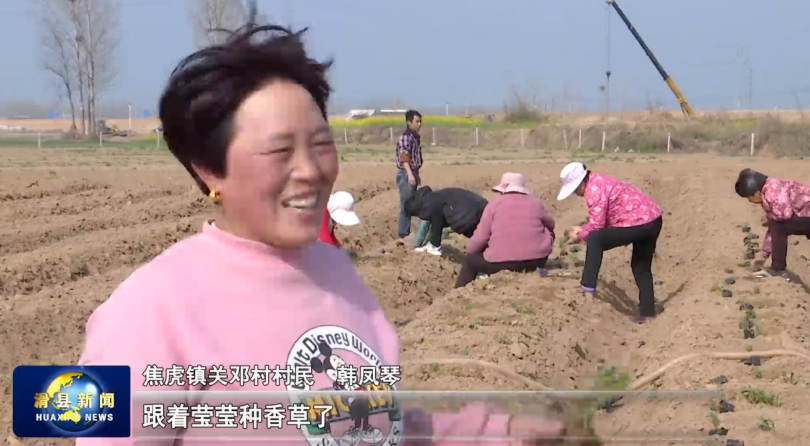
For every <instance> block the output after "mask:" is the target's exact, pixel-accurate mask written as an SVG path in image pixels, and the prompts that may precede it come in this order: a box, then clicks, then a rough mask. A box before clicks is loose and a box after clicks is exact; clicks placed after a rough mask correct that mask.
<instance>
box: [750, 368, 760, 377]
mask: <svg viewBox="0 0 810 446" xmlns="http://www.w3.org/2000/svg"><path fill="white" fill-rule="evenodd" d="M751 375H753V377H754V378H756V379H762V369H760V368H759V367H754V368H753V369H751Z"/></svg>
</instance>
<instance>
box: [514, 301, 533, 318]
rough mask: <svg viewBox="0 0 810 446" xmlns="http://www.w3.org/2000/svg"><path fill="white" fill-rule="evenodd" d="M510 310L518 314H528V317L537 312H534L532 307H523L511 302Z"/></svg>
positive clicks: (523, 305) (518, 303)
mask: <svg viewBox="0 0 810 446" xmlns="http://www.w3.org/2000/svg"><path fill="white" fill-rule="evenodd" d="M511 305H512V308H513V309H514V310H515V311H517V312H518V313H520V314H528V315H529V316H534V315H535V314H536V313H537V312H536V311H535V310H534V307H532V306H531V305H525V304H522V303H520V302H512V303H511Z"/></svg>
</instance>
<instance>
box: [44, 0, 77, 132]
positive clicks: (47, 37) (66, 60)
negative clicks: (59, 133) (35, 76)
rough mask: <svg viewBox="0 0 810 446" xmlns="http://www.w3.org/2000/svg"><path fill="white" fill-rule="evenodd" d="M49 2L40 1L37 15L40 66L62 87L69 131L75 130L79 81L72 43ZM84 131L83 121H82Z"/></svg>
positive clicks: (62, 21) (63, 23) (61, 95)
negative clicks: (68, 106) (40, 4)
mask: <svg viewBox="0 0 810 446" xmlns="http://www.w3.org/2000/svg"><path fill="white" fill-rule="evenodd" d="M51 6H53V5H52V4H51V3H50V2H43V3H42V10H41V11H40V12H41V14H40V15H39V26H40V43H41V44H42V48H43V54H42V67H43V68H44V69H45V71H47V72H49V73H51V74H52V75H53V76H55V77H56V78H57V79H58V81H59V84H60V86H61V87H62V88H63V89H64V90H63V92H62V93H61V94H59V96H60V97H61V98H64V99H67V101H68V104H69V105H70V117H71V125H70V129H71V131H76V107H75V105H74V101H73V100H74V96H75V94H74V91H75V90H76V87H77V84H78V83H80V80H79V78H78V77H77V76H76V72H75V69H74V68H75V63H74V53H73V45H72V44H71V41H70V32H69V31H68V30H67V29H66V27H65V24H66V21H65V20H62V19H60V17H59V14H58V12H57V11H55V10H54V9H53V8H52V7H51ZM82 131H84V122H82Z"/></svg>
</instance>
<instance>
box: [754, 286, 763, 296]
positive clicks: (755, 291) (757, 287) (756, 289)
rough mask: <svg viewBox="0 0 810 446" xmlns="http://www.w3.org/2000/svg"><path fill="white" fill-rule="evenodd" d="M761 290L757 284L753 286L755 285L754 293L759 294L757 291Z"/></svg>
mask: <svg viewBox="0 0 810 446" xmlns="http://www.w3.org/2000/svg"><path fill="white" fill-rule="evenodd" d="M761 292H762V291H761V290H760V289H759V286H755V287H754V294H759V293H761Z"/></svg>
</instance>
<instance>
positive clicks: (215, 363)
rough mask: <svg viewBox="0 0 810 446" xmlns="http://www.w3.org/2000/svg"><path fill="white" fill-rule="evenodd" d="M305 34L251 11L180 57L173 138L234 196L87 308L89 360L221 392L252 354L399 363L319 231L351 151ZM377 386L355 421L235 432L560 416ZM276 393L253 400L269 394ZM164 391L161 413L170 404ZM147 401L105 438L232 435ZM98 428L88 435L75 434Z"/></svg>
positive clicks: (212, 181)
mask: <svg viewBox="0 0 810 446" xmlns="http://www.w3.org/2000/svg"><path fill="white" fill-rule="evenodd" d="M299 35H300V33H299V34H296V33H292V32H289V31H286V30H282V29H280V28H275V27H264V28H255V29H254V28H252V27H247V28H245V29H243V30H240V31H239V32H237V33H236V34H234V35H233V36H232V37H231V38H230V39H229V40H228V41H227V42H226V43H224V44H222V45H219V46H214V47H210V48H206V49H203V50H201V51H199V52H197V53H194V54H193V55H191V56H189V57H188V58H187V59H186V60H184V61H183V62H182V63H181V64H180V65H179V66H178V67H177V69H176V70H175V71H174V72H173V74H172V76H171V78H170V79H169V83H168V86H167V87H166V90H165V92H164V94H163V98H162V99H161V103H160V118H161V120H162V122H163V127H164V132H165V137H166V142H167V143H168V146H169V150H171V152H172V153H173V154H174V156H175V157H176V158H177V159H178V160H179V161H180V163H182V164H183V166H185V168H186V169H187V170H188V172H189V173H190V174H191V176H192V177H193V178H194V179H195V181H196V182H197V184H198V185H199V187H200V189H201V190H202V192H203V193H205V194H206V195H209V196H211V197H212V198H215V199H216V201H217V202H218V203H219V204H220V205H221V211H222V212H221V215H220V216H218V217H217V219H216V221H215V222H214V221H209V222H205V223H204V225H203V228H202V232H201V233H199V234H196V235H194V236H191V237H188V238H186V239H184V240H182V241H180V242H178V243H176V244H175V245H174V246H172V247H170V248H169V249H167V250H166V251H164V252H163V253H161V254H160V255H159V256H157V257H155V258H154V259H153V260H152V261H150V262H149V263H148V264H146V265H143V266H142V267H140V268H139V269H138V270H137V271H135V272H134V273H133V274H132V275H131V276H130V277H128V278H127V279H126V280H125V281H124V283H122V284H121V285H119V287H118V288H117V289H116V290H115V292H114V293H113V294H112V296H110V298H109V300H107V302H105V303H103V304H102V305H101V306H99V307H98V308H97V309H96V311H95V312H94V313H93V314H92V315H91V317H90V320H89V321H88V323H87V345H86V346H85V350H84V353H83V354H82V357H81V360H80V364H82V365H105V364H106V365H109V364H118V365H128V366H130V368H131V371H132V372H131V373H132V377H131V383H132V390H133V391H137V390H144V389H150V390H152V389H154V387H153V386H161V387H162V388H163V389H162V390H204V391H206V392H204V393H205V394H207V395H208V396H206V397H205V398H211V397H213V396H211V395H212V392H207V391H209V390H223V388H224V387H225V385H226V384H225V383H234V382H235V381H236V380H238V379H239V378H240V377H241V376H243V373H247V372H248V370H244V369H247V368H249V367H250V366H249V365H253V367H254V369H253V370H254V371H255V370H257V369H258V368H260V367H262V366H264V367H267V366H270V367H276V368H281V369H287V370H290V371H292V369H293V368H295V369H300V368H302V367H305V369H304V370H301V371H297V370H296V371H295V373H294V375H295V376H304V377H305V379H304V381H303V382H305V383H307V384H306V386H305V388H306V390H310V389H311V390H318V389H338V388H339V389H341V390H365V388H357V387H356V386H350V385H349V384H347V383H351V382H352V381H353V380H351V379H349V380H343V379H342V375H343V373H338V372H339V371H337V369H338V368H342V366H344V365H348V366H351V367H352V368H351V369H346V370H344V371H346V372H349V371H350V370H354V372H353V373H357V370H362V369H368V368H369V366H372V367H377V366H382V367H380V370H383V367H384V368H389V367H390V366H396V365H397V364H399V343H398V340H397V335H396V331H395V330H394V328H393V327H392V326H391V324H390V323H389V322H388V320H387V319H386V317H385V315H384V314H383V312H382V309H381V308H380V306H379V303H378V302H377V299H376V298H375V297H374V296H373V295H372V294H371V291H370V290H369V289H368V288H367V287H366V286H365V284H364V283H363V281H362V280H361V279H360V277H359V275H358V274H357V272H356V271H355V270H354V268H353V265H352V263H351V260H350V259H349V257H348V256H346V255H345V254H344V253H343V251H342V250H340V249H338V248H335V247H333V246H330V245H328V244H326V243H318V242H316V240H317V239H318V235H319V230H320V225H321V216H322V213H323V212H324V210H325V207H326V205H327V201H328V200H329V194H330V192H331V190H332V185H333V183H334V182H335V178H336V176H337V174H338V163H337V157H336V153H335V145H334V142H333V141H332V136H331V133H330V131H329V127H328V125H327V121H326V111H325V110H326V101H327V98H328V94H329V90H330V89H329V85H328V83H327V81H326V78H325V73H326V69H327V67H328V64H324V63H319V62H317V61H314V60H312V59H310V58H309V57H308V56H307V54H306V52H305V51H304V47H303V45H302V44H301V41H300V38H299ZM336 215H337V214H336ZM349 339H351V342H349ZM369 358H373V359H369ZM238 364H248V365H243V366H240V365H238ZM200 367H203V368H211V372H212V373H211V375H208V376H207V378H208V379H206V376H202V379H199V378H198V377H199V368H200ZM214 367H216V368H217V370H214ZM223 367H224V369H223ZM192 368H193V369H196V370H197V372H196V373H195V370H193V369H192ZM397 369H398V367H397ZM163 370H166V372H165V379H164V373H163ZM220 370H230V371H231V373H234V375H233V376H226V377H225V381H222V380H221V379H222V376H215V375H214V372H215V371H220ZM170 372H171V373H170ZM397 373H398V372H397ZM203 375H206V374H205V370H203ZM217 375H219V374H217ZM313 375H314V376H313ZM256 376H257V375H256V374H255V372H254V374H253V378H252V379H250V380H242V381H240V384H242V385H240V386H238V387H236V388H237V389H238V390H257V388H258V390H290V391H291V390H302V389H303V388H302V386H303V384H301V383H300V382H301V381H300V380H297V381H296V382H293V381H287V382H285V381H283V380H282V381H279V380H275V379H274V380H269V379H265V380H264V381H263V380H261V379H257V378H256ZM259 376H260V375H259ZM281 376H283V374H282V375H281ZM289 376H292V375H289ZM336 376H338V377H341V378H335V377H336ZM144 377H146V378H147V379H146V380H144ZM186 377H187V378H188V380H186V379H185V378H186ZM178 378H180V379H178ZM192 378H194V379H192ZM376 379H377V377H375V380H376ZM397 380H398V378H397ZM353 382H355V383H356V382H358V381H357V379H356V378H355V380H354V381H353ZM392 387H394V388H395V389H396V383H395V382H394V383H393V386H392ZM228 388H229V390H232V389H234V386H230V387H228ZM179 393H180V394H182V395H189V394H188V392H179ZM271 393H275V394H278V393H277V392H271ZM177 398H178V400H176V401H171V402H169V401H167V402H166V404H165V406H170V407H171V405H172V403H174V404H178V405H179V404H183V405H185V407H189V406H191V405H192V404H194V403H191V402H190V401H187V400H185V398H189V397H186V396H178V397H177ZM190 398H194V397H190ZM290 398H293V396H292V395H291V396H290ZM367 401H368V400H367V399H363V398H356V399H355V400H354V402H353V403H351V405H350V411H349V412H350V417H351V418H352V420H353V421H354V422H353V423H351V424H348V425H346V424H344V425H340V424H339V423H338V424H335V425H334V426H331V427H330V428H329V429H326V430H318V429H315V430H313V429H306V428H305V429H300V430H299V429H297V428H296V427H295V426H294V425H293V424H287V425H285V426H284V428H282V429H274V430H272V431H267V430H265V429H260V430H261V431H262V432H259V431H257V430H256V429H247V430H242V429H240V430H239V433H236V434H234V432H235V431H233V430H229V431H228V434H227V435H228V436H229V437H233V436H240V435H241V436H250V437H253V438H254V439H255V437H256V436H257V435H262V436H279V435H281V436H284V435H286V436H288V438H293V439H298V440H297V441H296V440H292V441H288V442H286V443H285V444H296V443H297V444H302V445H304V444H313V443H314V442H319V443H323V444H326V443H331V444H335V442H336V441H338V440H339V441H340V443H341V444H343V443H346V444H357V443H358V442H359V441H360V440H361V439H362V440H363V441H365V442H367V443H373V444H383V441H385V442H386V443H385V444H388V445H392V444H396V443H400V442H401V440H402V437H403V432H406V433H407V434H412V435H421V436H423V437H424V436H429V435H430V433H431V432H442V433H443V434H445V435H451V436H452V435H458V436H470V435H473V434H476V433H480V434H481V435H500V436H505V435H507V434H510V433H511V434H528V433H531V434H534V435H540V436H548V435H557V434H559V433H560V429H561V425H560V424H559V423H557V422H555V421H548V420H536V422H535V423H533V424H531V425H528V424H526V423H524V422H522V421H519V420H518V419H516V421H517V422H516V423H512V419H511V418H510V417H509V416H507V415H498V414H492V413H491V412H490V410H489V409H488V408H487V407H484V406H480V405H478V406H476V405H471V406H468V407H466V408H464V409H463V412H462V413H458V414H427V413H423V412H406V413H403V414H400V413H398V412H397V413H391V414H386V413H379V414H378V413H377V412H372V411H370V410H369V406H368V404H370V403H368V402H367ZM228 402H229V401H222V403H223V404H224V403H228ZM269 402H270V401H264V402H262V401H256V403H257V404H259V405H260V406H264V405H265V404H267V403H269ZM151 403H154V401H152V402H151ZM196 403H197V405H200V406H201V405H202V404H201V403H200V401H196ZM165 406H163V407H161V408H159V409H158V410H159V411H160V413H166V412H169V413H171V409H169V408H166V407H165ZM152 408H153V405H151V404H150V405H149V409H152ZM146 410H147V407H145V406H144V405H141V406H138V405H137V404H135V405H134V406H133V418H134V420H135V423H134V428H133V432H132V437H130V438H120V439H109V438H105V439H101V440H100V441H102V442H103V443H101V444H105V445H116V444H117V445H129V444H133V443H134V442H135V441H136V439H138V438H139V437H143V436H144V435H149V436H151V437H155V436H156V435H158V436H160V437H161V439H155V438H152V439H151V441H149V444H151V445H169V444H182V443H183V442H184V438H185V437H200V436H209V438H210V437H211V436H220V437H221V436H224V435H225V434H224V431H223V429H218V430H217V429H176V428H173V427H177V425H176V424H175V423H173V422H171V421H165V422H164V420H163V419H160V420H159V425H160V429H159V428H158V425H154V424H147V420H148V418H145V417H144V415H149V414H150V413H149V412H146ZM217 410H219V409H217ZM195 412H196V408H195V407H191V413H195ZM217 413H218V412H217ZM171 418H172V419H174V418H175V417H174V416H172V417H171ZM217 418H218V420H219V418H220V417H219V414H217ZM138 420H144V421H143V424H142V423H141V422H138ZM219 426H221V425H220V424H218V426H217V427H219ZM254 427H256V425H255V424H254ZM510 428H511V429H513V431H510ZM158 430H160V432H157V431H158ZM299 436H300V437H299ZM174 437H183V438H177V439H175V438H174ZM307 440H309V443H307ZM92 441H93V440H92V439H89V438H81V439H78V441H77V442H76V444H77V445H79V446H83V445H87V444H91V442H92ZM233 443H236V441H233V442H228V441H223V442H222V443H220V444H233ZM240 444H241V443H240ZM434 444H440V442H434Z"/></svg>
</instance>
